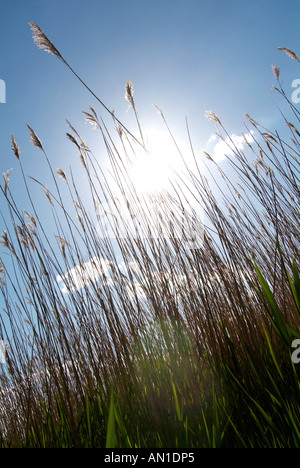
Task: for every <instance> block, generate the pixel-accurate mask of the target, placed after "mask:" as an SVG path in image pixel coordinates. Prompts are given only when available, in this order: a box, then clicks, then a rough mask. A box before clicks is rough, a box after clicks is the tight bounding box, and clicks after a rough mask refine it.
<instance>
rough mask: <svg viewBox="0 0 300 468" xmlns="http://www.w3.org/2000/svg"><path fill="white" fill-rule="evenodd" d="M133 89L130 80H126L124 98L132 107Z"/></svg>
mask: <svg viewBox="0 0 300 468" xmlns="http://www.w3.org/2000/svg"><path fill="white" fill-rule="evenodd" d="M133 96H134V90H133V84H132V81H130V80H128V81H127V83H126V86H125V99H126V101H128V102H129V104H131V105H132V107H134V98H133Z"/></svg>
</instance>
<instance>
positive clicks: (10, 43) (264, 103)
mask: <svg viewBox="0 0 300 468" xmlns="http://www.w3.org/2000/svg"><path fill="white" fill-rule="evenodd" d="M299 19H300V3H299V0H252V1H251V2H248V1H247V2H246V1H241V0H240V1H236V0H228V1H226V2H224V1H223V0H222V1H221V0H209V1H208V0H151V1H145V0H86V1H83V0H72V1H71V0H48V1H46V0H11V1H9V2H4V1H3V0H1V17H0V35H1V41H0V79H1V80H4V81H5V84H6V103H1V104H0V173H1V174H2V173H3V172H5V171H7V170H9V169H10V168H13V172H12V174H11V176H10V179H11V188H12V190H13V192H14V194H15V196H16V198H17V200H19V201H20V203H22V197H23V189H21V188H19V187H20V184H19V181H20V171H19V168H18V162H17V160H16V158H15V157H14V155H13V153H12V151H11V148H10V147H11V141H10V136H11V134H12V133H14V135H15V139H16V141H17V143H18V144H19V146H20V148H21V158H22V161H23V163H24V169H25V172H26V174H30V175H32V176H34V177H36V178H39V179H40V180H42V181H44V182H45V181H46V177H47V176H46V174H47V170H46V165H45V162H44V161H43V160H42V158H41V155H40V153H39V151H38V150H37V149H36V148H33V147H32V145H31V144H30V142H29V132H28V129H27V127H26V124H29V125H30V126H31V127H32V128H33V129H34V130H35V131H36V133H37V134H38V136H39V137H40V138H41V140H42V142H43V144H44V147H45V149H46V151H47V154H48V156H49V159H50V160H51V163H52V164H53V167H54V168H55V167H63V168H67V167H68V166H70V165H73V164H74V161H75V159H74V149H73V146H72V145H71V144H70V142H68V141H67V139H66V136H65V133H66V132H67V131H68V128H67V126H66V122H65V119H68V120H69V121H70V122H71V123H72V124H73V125H74V126H75V127H76V128H78V130H79V131H80V133H82V136H83V137H84V138H86V140H87V142H88V143H89V142H90V141H91V142H92V143H93V144H96V143H97V140H96V138H95V135H94V134H93V133H92V132H93V131H92V130H91V128H90V127H88V126H87V125H86V124H85V122H84V118H83V115H82V113H81V111H83V110H86V107H87V106H88V105H92V106H94V107H95V108H96V109H97V110H98V111H99V114H101V115H103V116H104V117H105V116H106V115H105V112H104V111H103V110H102V109H101V108H100V107H99V106H98V105H97V103H96V102H95V100H94V99H93V97H92V96H91V95H89V94H88V92H87V91H86V90H85V89H84V88H83V87H82V85H81V84H80V83H79V82H78V81H77V80H76V79H75V78H74V76H73V75H72V74H71V73H70V72H69V70H68V69H67V68H66V67H65V66H64V65H63V64H62V63H61V62H60V61H59V60H58V59H57V58H56V57H54V56H51V55H49V54H47V53H45V52H44V51H41V50H39V49H38V48H37V47H36V46H35V45H34V43H33V40H32V36H31V31H30V28H29V26H28V22H34V23H37V24H38V25H39V26H40V27H41V28H42V29H43V31H44V32H45V33H46V34H47V35H48V37H49V38H50V39H51V40H52V42H53V43H54V44H55V46H56V47H57V49H58V50H59V51H60V52H61V54H62V55H63V56H64V57H65V58H66V60H67V61H68V62H69V63H70V64H71V66H72V67H73V68H74V69H75V70H76V72H77V73H78V74H79V75H80V76H81V77H82V78H83V79H84V80H85V81H86V82H87V84H88V85H89V86H90V88H92V89H93V91H94V92H95V93H96V94H97V95H98V96H99V97H100V98H101V99H102V100H103V101H104V103H105V104H106V105H107V106H108V107H109V108H110V109H114V110H115V111H116V115H117V117H118V118H119V119H120V120H121V121H123V122H124V124H125V125H126V126H127V125H128V126H129V127H130V126H131V125H133V120H132V114H130V113H128V112H126V111H127V107H128V103H127V102H126V101H125V99H124V87H125V83H126V81H127V80H128V79H130V80H132V82H133V84H134V89H135V98H136V106H137V108H138V111H139V115H140V119H141V122H142V125H143V127H144V128H147V127H149V128H150V127H152V126H158V127H159V126H161V125H162V124H161V120H160V118H159V115H158V114H157V112H156V111H155V109H154V108H153V106H152V104H153V103H154V104H156V105H157V106H159V107H160V108H161V109H163V111H164V113H165V116H166V118H167V120H168V123H169V125H170V127H171V128H172V130H173V131H174V134H175V135H177V136H179V137H180V138H184V137H185V136H186V134H185V117H187V118H188V120H189V125H190V130H191V134H192V138H193V141H194V145H195V149H196V152H198V153H199V154H200V152H201V149H203V148H205V147H206V145H207V142H208V141H209V139H210V137H211V135H212V134H213V132H214V126H213V124H212V122H209V121H208V120H207V119H205V117H204V113H205V111H206V110H213V111H214V112H215V113H216V114H217V115H219V117H220V118H221V120H222V121H223V123H224V124H225V126H226V128H227V129H228V131H229V132H230V133H236V134H240V132H241V131H244V127H243V121H244V113H248V114H250V115H251V116H252V117H254V118H255V119H256V120H258V121H259V122H261V123H263V124H265V125H266V126H267V127H269V128H270V129H271V130H272V129H274V128H277V126H278V125H280V123H279V122H280V120H279V115H278V112H277V111H276V108H275V106H274V102H273V100H274V96H272V94H271V93H270V90H271V86H272V84H275V78H274V76H273V73H272V69H271V66H272V65H278V66H279V67H280V68H281V78H282V79H283V81H284V86H285V89H286V92H287V94H289V93H290V95H291V94H292V91H293V90H292V88H291V83H292V81H293V80H295V79H297V78H300V69H299V64H298V63H295V62H293V61H292V60H291V59H290V58H289V57H287V56H286V55H285V54H284V53H283V52H280V51H278V50H277V47H289V48H291V49H292V50H294V51H295V52H296V53H298V55H299V53H300V41H299V39H300V33H299ZM277 101H278V99H277V98H276V102H277ZM299 105H300V104H299ZM130 128H131V127H130ZM133 128H134V127H133ZM100 157H101V155H100ZM103 158H104V156H103ZM2 183H3V182H2ZM32 190H33V193H34V194H36V195H37V196H40V189H39V191H38V190H37V189H35V188H34V187H33V188H32ZM41 203H42V202H41ZM3 228H4V224H3V221H2V220H1V219H0V231H1V232H2V230H3ZM1 250H2V249H0V251H1Z"/></svg>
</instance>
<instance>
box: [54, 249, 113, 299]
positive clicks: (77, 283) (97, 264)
mask: <svg viewBox="0 0 300 468" xmlns="http://www.w3.org/2000/svg"><path fill="white" fill-rule="evenodd" d="M109 269H110V262H109V261H108V260H105V259H103V258H98V257H93V258H91V259H90V260H89V261H88V262H85V263H81V264H79V265H76V266H75V267H74V268H71V269H70V270H68V271H67V272H66V273H65V274H64V275H63V276H59V275H58V276H57V277H56V280H57V281H58V282H63V283H64V287H63V288H62V292H63V293H66V294H68V293H70V292H72V291H76V290H78V289H81V288H84V287H85V286H88V285H90V284H91V283H95V282H96V281H98V280H99V279H100V278H101V277H102V276H103V275H104V274H106V273H107V272H108V271H109Z"/></svg>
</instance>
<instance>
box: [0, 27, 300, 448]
mask: <svg viewBox="0 0 300 468" xmlns="http://www.w3.org/2000/svg"><path fill="white" fill-rule="evenodd" d="M32 29H33V33H34V38H35V41H36V43H37V44H38V45H39V47H41V48H44V49H45V50H47V51H48V52H50V53H52V54H53V55H55V56H56V57H58V58H59V59H61V60H62V61H63V62H64V63H65V64H66V65H67V66H68V67H69V69H70V70H71V71H72V72H73V73H74V74H75V75H76V76H77V77H78V78H79V76H78V75H77V74H76V73H75V72H74V70H73V69H72V68H71V67H70V65H69V64H68V63H67V62H66V60H65V59H63V58H62V56H61V54H60V53H59V52H58V50H57V49H56V48H55V47H54V45H53V44H52V43H51V42H50V40H49V39H48V38H47V37H46V36H45V35H44V33H43V32H42V31H41V30H40V28H38V26H36V25H32ZM274 74H275V77H276V79H277V83H278V84H277V87H276V88H275V90H276V92H277V93H279V94H280V95H281V96H282V97H283V99H284V101H285V104H286V105H287V107H286V111H285V113H282V117H283V121H284V123H285V124H286V125H287V128H288V130H289V131H290V136H291V138H290V140H289V141H284V140H283V139H282V138H281V137H280V135H279V133H278V132H277V131H274V132H273V131H270V130H267V129H265V128H263V127H262V126H261V125H260V124H259V123H258V122H256V121H255V120H254V119H253V118H251V117H250V116H248V115H247V116H246V117H247V123H246V124H245V132H246V133H245V144H244V147H246V150H245V151H244V150H241V149H239V147H238V146H237V145H236V143H235V141H234V140H233V139H232V138H231V136H230V134H229V133H227V131H226V129H225V127H224V126H223V124H222V122H221V120H220V119H219V118H218V117H217V116H216V115H215V114H214V113H212V112H210V113H208V117H209V118H210V119H212V120H213V121H214V123H215V124H216V127H217V133H218V135H219V137H220V138H221V139H222V140H223V141H224V142H226V143H227V144H228V146H229V151H228V154H229V155H228V156H227V162H228V164H227V167H228V168H230V173H229V172H228V173H226V172H224V170H223V169H222V168H221V166H220V165H218V164H217V163H216V162H215V161H214V159H213V158H212V156H211V155H209V154H207V153H205V154H204V155H198V154H196V152H195V151H194V148H193V144H192V138H191V136H190V135H189V132H188V140H189V143H190V154H189V155H186V154H183V153H182V152H181V150H180V148H179V145H178V144H177V143H176V138H175V136H174V135H173V134H172V132H171V130H170V128H169V126H168V124H167V121H166V119H165V116H164V114H163V113H162V111H160V113H161V115H162V118H163V122H164V123H165V124H166V128H167V131H169V132H170V135H171V137H172V139H173V141H174V143H175V145H174V147H175V148H176V150H177V151H178V152H179V156H180V157H181V158H182V161H183V163H184V164H185V174H184V175H183V173H177V174H174V178H173V179H172V181H171V187H172V190H171V191H168V190H161V192H160V193H159V194H156V198H155V209H156V216H157V219H159V220H160V221H161V224H162V225H163V224H164V223H167V222H169V221H170V219H171V220H173V221H174V220H175V222H173V223H170V222H169V226H170V225H171V228H172V229H173V231H172V232H171V235H169V237H167V238H166V237H164V235H163V234H161V235H157V236H155V237H151V235H150V234H151V229H152V228H153V197H152V198H151V196H150V195H149V194H147V193H141V192H140V191H139V190H137V187H136V184H135V180H134V179H133V178H132V177H131V175H130V174H131V172H130V167H131V166H132V164H134V161H135V160H136V159H137V158H139V157H151V155H150V156H149V154H148V150H147V145H146V144H145V141H146V140H145V139H144V136H143V135H144V132H143V129H142V127H141V124H140V122H139V119H138V113H137V111H136V107H135V101H134V95H133V87H132V83H131V82H130V83H127V85H126V96H127V100H128V101H129V102H130V105H131V107H132V108H133V109H134V112H135V116H136V121H137V130H138V134H139V136H138V137H135V136H134V131H135V130H132V131H129V130H128V129H127V128H126V127H125V126H124V125H123V124H122V123H121V122H120V120H118V119H117V118H116V116H115V115H114V114H113V113H111V112H110V111H109V109H108V108H107V107H106V106H105V105H104V104H103V102H102V101H101V100H100V99H99V98H98V97H96V96H95V95H94V94H93V95H94V97H96V99H97V101H98V104H99V103H100V104H101V105H102V108H104V110H105V112H108V113H109V114H110V117H111V118H112V124H113V128H112V129H111V130H109V127H108V124H107V123H105V121H104V119H103V118H102V117H99V116H98V113H97V112H96V110H95V109H94V108H92V107H89V109H88V112H84V115H85V118H86V119H87V121H88V122H89V123H91V124H92V125H93V126H94V127H95V128H96V129H97V131H98V132H100V134H101V137H102V139H103V143H104V146H105V148H106V151H107V155H108V159H109V161H110V171H109V173H108V172H105V171H104V169H102V167H101V164H100V162H99V160H98V159H97V157H96V156H95V155H94V154H93V153H92V151H91V150H90V148H88V146H87V144H86V143H85V142H84V140H83V138H82V137H81V136H80V135H79V133H78V132H77V130H76V129H75V128H74V127H73V126H72V125H71V123H69V128H70V131H69V132H68V133H67V137H68V138H69V140H70V142H71V143H72V144H73V145H74V148H75V150H76V151H77V153H78V154H79V161H78V162H79V163H80V164H81V165H82V171H83V172H84V173H85V180H86V182H85V193H84V194H83V193H82V192H80V190H81V187H82V185H81V184H79V183H78V181H76V178H75V176H74V174H73V172H72V171H69V172H66V171H65V169H63V168H60V169H58V170H57V172H55V170H53V168H52V165H51V161H50V160H51V158H50V157H49V156H48V155H47V152H46V149H45V147H44V144H43V143H42V142H41V140H40V139H39V137H38V135H37V134H36V133H35V131H34V130H33V129H32V128H31V127H29V132H30V137H31V141H32V143H33V145H34V146H35V147H36V148H37V150H38V151H40V152H41V154H42V156H43V157H44V158H45V160H46V162H47V164H48V165H49V176H50V177H51V178H52V181H53V183H52V187H53V188H52V189H49V188H47V187H46V186H45V185H44V184H43V183H42V182H41V181H39V180H38V179H37V178H36V176H35V177H34V178H33V177H32V178H31V179H32V180H31V183H32V182H34V183H36V184H38V186H39V187H40V189H41V192H44V193H43V195H44V196H45V197H46V199H47V200H48V205H49V217H50V216H51V217H52V220H53V226H55V230H56V232H55V236H53V235H52V234H51V233H50V232H48V231H47V229H46V226H45V224H44V223H43V221H42V218H43V217H42V216H41V214H40V213H39V209H38V205H37V201H35V200H33V199H32V196H31V191H30V186H29V181H28V178H26V177H25V174H24V170H23V162H22V157H21V152H20V149H19V147H18V144H17V142H16V140H15V137H12V149H13V152H14V154H15V156H16V157H17V160H18V161H19V165H20V172H21V175H22V176H23V180H24V191H25V194H26V195H27V198H28V204H29V206H30V210H29V208H27V210H26V211H24V210H23V207H19V206H18V205H17V204H16V202H15V198H14V194H13V193H12V192H11V190H10V186H9V176H10V172H8V173H7V174H4V186H3V187H1V193H2V199H3V202H5V203H6V206H7V212H8V213H9V218H7V217H6V218H5V223H6V229H5V231H4V232H3V234H2V237H1V243H2V246H3V249H5V251H6V253H7V254H8V255H5V256H3V258H2V259H1V263H0V267H1V270H0V274H1V282H0V288H1V293H2V296H3V300H4V304H5V309H4V310H3V312H2V316H1V329H0V330H1V334H2V337H1V338H2V339H3V340H4V341H5V343H6V347H7V356H6V361H7V363H6V366H5V367H3V371H2V374H1V388H0V399H1V405H0V411H1V420H0V434H1V436H0V444H1V445H2V446H3V447H15V446H21V447H95V446H98V447H130V448H138V447H174V448H175V447H299V446H300V434H299V427H300V425H299V422H300V412H299V405H298V401H299V396H300V395H299V370H298V367H297V365H295V364H294V363H293V361H292V359H291V353H292V347H291V345H292V341H293V339H295V337H298V336H299V296H300V294H299V274H298V268H299V131H298V130H297V124H298V122H299V111H298V110H297V108H296V107H295V106H294V105H293V103H292V102H290V101H289V99H288V97H287V96H286V94H285V92H284V90H283V88H282V86H281V83H280V77H279V70H278V69H277V68H276V70H275V69H274ZM79 79H80V78H79ZM80 80H81V79H80ZM81 81H82V80H81ZM83 84H84V86H86V87H87V85H86V84H85V83H83ZM87 88H88V87H87ZM88 89H89V88H88ZM287 115H288V117H287ZM291 120H293V122H291ZM114 129H116V130H117V132H114V131H113V130H114ZM251 131H252V133H250V132H251ZM246 134H251V135H252V137H253V138H252V140H251V141H250V140H249V139H247V137H246ZM141 152H142V155H141ZM191 156H192V158H191ZM200 158H206V160H207V162H206V163H204V166H205V173H206V175H205V174H204V172H203V171H202V170H201V169H200V163H199V160H200ZM186 161H192V162H191V163H189V164H188V163H186ZM219 172H220V174H221V178H220V177H219V176H217V174H219ZM232 174H234V177H233V176H232ZM86 187H88V191H89V195H90V203H87V202H86V198H87V193H86ZM212 187H214V188H213V189H212ZM116 191H117V193H118V198H116ZM190 198H192V199H193V207H194V209H195V210H196V211H197V210H198V211H200V210H203V212H204V214H205V216H204V219H205V228H204V229H203V226H202V227H201V226H200V227H199V225H198V232H196V233H195V232H194V234H196V237H197V236H198V240H199V239H201V242H200V244H199V245H198V246H197V248H188V245H189V244H188V240H189V239H188V238H189V233H188V232H186V230H185V228H186V225H185V224H184V223H183V225H182V224H181V222H182V220H184V218H182V212H183V211H184V210H186V209H187V208H188V207H189V206H190V205H189V203H190V201H189V200H190ZM83 200H85V201H83ZM1 203H2V202H1ZM101 210H102V211H101ZM176 220H177V221H176ZM178 220H179V221H180V222H179V221H178ZM107 224H109V232H110V235H108V234H107ZM120 232H121V233H122V236H121V235H120ZM125 234H126V235H125ZM84 258H86V259H87V260H86V261H84V260H83V259H84ZM62 281H63V283H64V289H62V287H61V284H62Z"/></svg>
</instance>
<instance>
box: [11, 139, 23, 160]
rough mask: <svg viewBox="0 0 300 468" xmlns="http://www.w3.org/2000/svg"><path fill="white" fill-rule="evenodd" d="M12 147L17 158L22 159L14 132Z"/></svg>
mask: <svg viewBox="0 0 300 468" xmlns="http://www.w3.org/2000/svg"><path fill="white" fill-rule="evenodd" d="M11 148H12V150H13V152H14V153H15V156H16V158H17V159H18V160H19V161H20V156H21V151H20V148H19V146H18V145H17V143H16V140H15V137H14V134H12V136H11Z"/></svg>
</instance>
